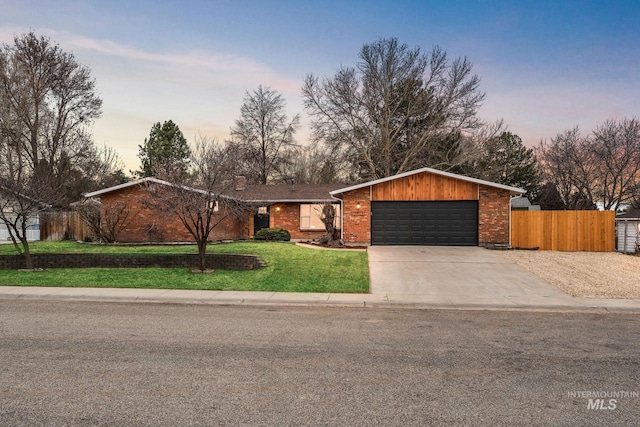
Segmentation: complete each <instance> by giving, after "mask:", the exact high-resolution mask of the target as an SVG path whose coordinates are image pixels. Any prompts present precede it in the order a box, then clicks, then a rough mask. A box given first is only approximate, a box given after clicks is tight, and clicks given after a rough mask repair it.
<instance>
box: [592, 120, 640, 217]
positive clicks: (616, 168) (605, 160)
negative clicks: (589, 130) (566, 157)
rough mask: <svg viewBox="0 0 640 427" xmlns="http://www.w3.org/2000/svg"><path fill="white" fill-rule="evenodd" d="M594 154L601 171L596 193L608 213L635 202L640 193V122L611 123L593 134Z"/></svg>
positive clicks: (606, 123) (593, 157)
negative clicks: (610, 210) (622, 205)
mask: <svg viewBox="0 0 640 427" xmlns="http://www.w3.org/2000/svg"><path fill="white" fill-rule="evenodd" d="M590 150H591V152H592V159H593V160H596V164H597V167H598V169H597V179H596V181H595V182H594V184H595V192H596V194H597V198H598V201H600V202H601V203H602V205H603V207H604V209H606V210H609V209H615V208H618V207H620V205H621V204H622V203H627V202H631V201H633V199H634V197H635V195H637V194H638V190H640V121H638V119H636V118H631V119H629V118H624V119H622V120H607V121H606V122H604V124H602V125H601V126H598V128H597V129H596V130H595V131H594V132H593V139H592V141H591V144H590ZM597 160H599V161H597Z"/></svg>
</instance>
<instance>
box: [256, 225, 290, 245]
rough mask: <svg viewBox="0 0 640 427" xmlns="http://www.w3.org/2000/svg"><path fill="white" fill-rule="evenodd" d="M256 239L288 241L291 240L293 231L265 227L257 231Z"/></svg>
mask: <svg viewBox="0 0 640 427" xmlns="http://www.w3.org/2000/svg"><path fill="white" fill-rule="evenodd" d="M254 239H255V240H271V241H278V242H288V241H289V240H291V233H289V232H288V231H287V230H285V229H284V228H263V229H262V230H259V231H258V232H257V233H256V235H255V236H254Z"/></svg>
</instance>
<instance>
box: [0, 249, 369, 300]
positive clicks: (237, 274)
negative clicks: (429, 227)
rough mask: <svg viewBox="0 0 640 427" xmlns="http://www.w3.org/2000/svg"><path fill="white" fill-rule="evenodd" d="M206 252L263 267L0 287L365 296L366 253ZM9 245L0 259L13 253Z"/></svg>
mask: <svg viewBox="0 0 640 427" xmlns="http://www.w3.org/2000/svg"><path fill="white" fill-rule="evenodd" d="M30 247H31V249H32V250H31V252H32V253H34V254H43V253H108V254H122V255H132V254H164V255H170V254H194V253H197V250H196V247H195V245H157V246H154V245H143V246H117V245H96V244H83V243H75V242H36V243H33V244H31V245H30ZM207 253H209V254H250V255H256V256H258V257H259V258H260V259H261V260H263V261H264V263H265V264H266V265H265V267H263V268H259V269H255V270H249V271H232V270H216V271H215V273H214V274H205V275H202V274H191V273H190V270H189V269H187V268H157V267H150V268H76V269H71V268H52V269H46V270H44V271H35V272H18V271H15V270H0V285H18V286H73V287H118V288H156V289H211V290H242V291H273V292H327V293H345V292H346V293H366V292H368V291H369V272H368V265H367V254H366V253H364V252H355V251H316V250H313V249H307V248H302V247H298V246H296V245H295V244H291V243H276V242H237V243H225V244H212V245H209V246H208V248H207ZM14 254H15V252H14V249H13V247H11V245H2V246H0V255H14Z"/></svg>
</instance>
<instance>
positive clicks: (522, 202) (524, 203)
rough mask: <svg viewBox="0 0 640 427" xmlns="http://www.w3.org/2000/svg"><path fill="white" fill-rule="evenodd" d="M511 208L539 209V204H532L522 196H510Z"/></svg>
mask: <svg viewBox="0 0 640 427" xmlns="http://www.w3.org/2000/svg"><path fill="white" fill-rule="evenodd" d="M511 210H513V211H539V210H540V205H532V204H531V201H530V200H529V199H528V198H527V197H524V196H520V197H512V198H511Z"/></svg>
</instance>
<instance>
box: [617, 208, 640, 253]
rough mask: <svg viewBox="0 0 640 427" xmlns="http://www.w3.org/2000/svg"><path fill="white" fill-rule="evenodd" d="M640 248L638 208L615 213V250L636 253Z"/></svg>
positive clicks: (639, 210)
mask: <svg viewBox="0 0 640 427" xmlns="http://www.w3.org/2000/svg"><path fill="white" fill-rule="evenodd" d="M638 248H640V209H630V210H628V211H626V212H624V213H621V214H618V215H616V250H617V251H618V252H624V253H636V252H637V250H638Z"/></svg>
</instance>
